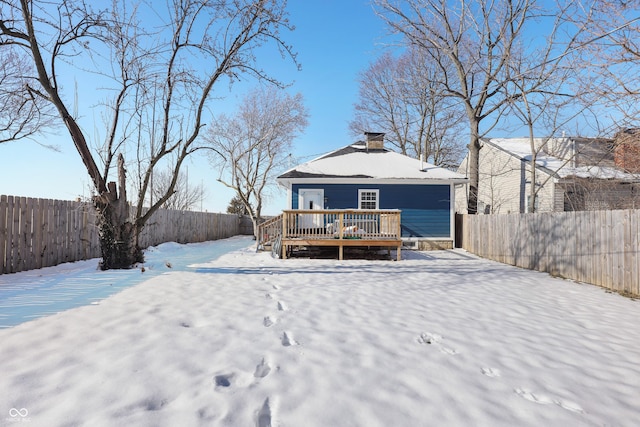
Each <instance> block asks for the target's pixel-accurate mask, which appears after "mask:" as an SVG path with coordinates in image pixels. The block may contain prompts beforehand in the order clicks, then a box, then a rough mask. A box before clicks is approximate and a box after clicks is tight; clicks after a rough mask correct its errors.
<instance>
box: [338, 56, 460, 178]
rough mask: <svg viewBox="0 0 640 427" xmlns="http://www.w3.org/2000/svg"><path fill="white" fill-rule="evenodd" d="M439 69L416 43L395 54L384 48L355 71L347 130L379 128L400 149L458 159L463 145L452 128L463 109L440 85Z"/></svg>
mask: <svg viewBox="0 0 640 427" xmlns="http://www.w3.org/2000/svg"><path fill="white" fill-rule="evenodd" d="M438 71H439V70H438V69H436V68H434V67H433V66H431V62H430V61H428V60H427V59H426V58H425V57H424V55H423V54H421V51H420V50H419V49H418V48H413V49H409V50H408V51H407V52H406V53H404V54H403V55H401V56H400V57H398V58H395V57H394V56H393V55H392V54H390V53H385V54H383V55H382V56H381V57H380V58H378V59H377V60H376V61H375V62H373V63H372V64H371V65H370V66H369V68H368V69H367V70H366V71H364V72H363V73H362V74H361V75H360V82H359V84H360V90H359V101H358V104H356V106H355V116H354V119H353V120H352V121H351V122H350V128H351V130H352V133H353V134H356V135H361V134H362V133H363V132H366V131H368V130H371V129H379V130H383V131H384V132H385V135H386V138H387V140H388V141H389V142H390V143H391V144H392V145H394V146H395V147H396V148H397V149H398V151H399V152H401V153H402V154H405V155H409V156H412V157H416V158H424V159H425V160H428V161H430V162H432V163H433V164H436V165H438V166H446V167H453V166H455V165H457V163H458V162H459V161H460V158H461V156H462V147H461V146H460V144H459V141H458V139H457V138H456V137H455V136H456V135H455V134H456V131H457V130H458V129H459V125H460V123H461V121H462V119H463V117H464V112H463V111H462V110H461V109H459V108H456V106H455V105H452V103H451V102H450V99H451V98H449V97H447V96H446V94H445V93H443V91H442V90H441V86H440V83H439V82H440V80H441V79H439V78H437V77H436V76H434V74H435V73H437V72H438Z"/></svg>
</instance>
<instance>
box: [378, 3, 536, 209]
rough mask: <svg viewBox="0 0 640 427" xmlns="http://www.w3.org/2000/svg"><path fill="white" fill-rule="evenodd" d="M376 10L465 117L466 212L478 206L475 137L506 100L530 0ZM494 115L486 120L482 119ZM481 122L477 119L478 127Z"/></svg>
mask: <svg viewBox="0 0 640 427" xmlns="http://www.w3.org/2000/svg"><path fill="white" fill-rule="evenodd" d="M374 3H375V4H376V6H377V9H378V12H377V13H378V15H379V16H380V17H381V18H382V19H383V20H384V21H385V22H386V23H387V25H388V26H389V27H390V28H391V29H392V30H393V31H394V32H396V33H398V34H401V35H402V36H403V37H404V39H405V43H406V44H408V45H415V46H419V47H420V48H422V49H423V50H424V52H425V53H426V54H427V55H428V58H429V60H430V61H433V63H434V65H435V66H437V67H438V68H439V69H440V73H439V75H441V76H442V80H441V81H440V82H439V83H440V84H441V85H442V87H443V88H444V90H445V91H446V93H447V94H448V95H449V96H452V97H454V98H456V99H458V101H459V102H461V103H462V104H463V106H464V109H465V113H466V116H467V120H468V122H469V134H470V142H469V195H468V198H469V202H468V206H469V208H468V209H469V213H472V214H475V213H476V212H477V207H478V185H479V164H478V161H479V154H480V138H481V136H482V135H483V134H485V133H486V132H488V131H489V130H490V129H491V128H492V127H493V126H494V125H495V123H496V121H497V120H498V118H499V113H500V111H501V109H502V108H503V107H504V105H505V103H506V102H507V98H505V96H504V90H503V88H504V85H505V84H506V82H507V81H508V75H507V73H506V72H505V71H506V66H507V64H508V63H509V60H510V58H511V54H512V50H513V47H514V45H515V44H516V43H517V41H518V40H520V39H521V37H522V32H523V31H522V30H523V28H524V26H525V23H527V22H528V21H529V20H530V19H531V18H532V0H516V1H510V0H497V1H492V2H486V1H482V0H471V1H460V2H452V1H448V0H407V1H404V2H397V1H393V0H375V1H374ZM490 116H493V117H494V118H495V120H496V121H494V122H493V123H492V124H489V125H487V124H486V123H485V119H487V118H488V117H490ZM481 125H483V126H482V127H481Z"/></svg>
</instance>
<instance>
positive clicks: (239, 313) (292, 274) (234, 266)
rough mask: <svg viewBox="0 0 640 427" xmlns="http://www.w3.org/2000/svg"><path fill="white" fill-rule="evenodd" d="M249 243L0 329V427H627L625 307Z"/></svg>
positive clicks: (637, 336)
mask: <svg viewBox="0 0 640 427" xmlns="http://www.w3.org/2000/svg"><path fill="white" fill-rule="evenodd" d="M230 242H236V243H237V240H233V239H231V240H230ZM226 244H229V243H227V242H226V241H219V242H210V243H204V244H201V245H202V246H200V247H201V248H203V250H204V249H205V248H208V247H210V246H209V245H226ZM251 244H252V242H251V241H250V240H246V245H245V246H244V247H243V248H241V249H235V250H232V251H231V252H229V253H228V254H226V255H223V256H222V257H220V258H218V259H216V260H214V261H209V262H199V263H194V264H191V265H187V264H188V263H187V264H185V266H184V268H182V267H179V266H178V267H176V266H174V268H171V269H166V270H164V271H163V272H162V273H161V274H157V275H155V276H152V277H150V278H149V279H148V280H146V281H144V282H142V283H140V284H137V285H135V286H133V287H130V288H128V289H125V290H123V291H121V292H119V293H117V294H115V295H112V296H110V297H108V298H106V299H104V300H101V301H99V302H98V301H96V303H95V304H92V305H86V306H83V307H79V308H74V309H71V310H67V311H64V312H62V313H59V314H55V315H51V316H48V317H44V318H40V319H37V320H34V321H31V322H27V323H23V324H21V325H18V326H15V327H12V328H8V329H2V330H0V367H1V368H0V370H1V371H0V372H1V375H0V425H11V426H15V425H23V423H26V422H28V424H27V425H31V426H62V425H65V426H74V425H86V426H116V425H117V426H120V425H131V426H177V425H180V426H199V425H202V426H259V427H264V426H269V425H272V426H367V427H369V426H433V425H438V426H540V425H545V426H563V427H565V426H602V425H607V426H634V425H638V420H639V419H640V404H639V403H638V402H639V401H638V393H639V391H640V363H638V361H640V332H638V331H639V328H638V321H639V319H640V302H637V301H632V300H630V299H626V298H623V297H621V296H619V295H616V294H610V293H606V292H605V291H604V290H602V289H600V288H597V287H594V286H590V285H582V284H576V283H573V282H569V281H564V280H560V279H554V278H551V277H549V276H548V275H546V274H542V273H537V272H531V271H526V270H521V269H517V268H513V267H509V266H505V265H501V264H498V263H495V262H490V261H486V260H482V259H479V258H476V257H474V256H472V255H469V254H466V253H465V252H461V251H460V252H458V251H442V252H421V253H420V252H409V251H407V252H403V257H404V258H405V259H404V260H403V261H400V262H393V261H364V260H345V261H336V260H305V259H290V260H278V259H273V258H271V256H270V254H268V253H255V251H254V248H253V246H250V245H251ZM178 249H179V248H178V245H161V246H160V247H159V248H158V249H157V250H156V251H157V253H156V254H155V255H154V256H155V257H160V258H162V259H167V260H171V259H172V251H176V250H178ZM159 254H161V255H159ZM160 258H158V259H160ZM61 268H63V267H61ZM62 271H64V270H62ZM21 274H28V273H21ZM91 274H95V272H93V273H91ZM91 274H89V273H88V274H87V277H88V278H90V277H91ZM137 274H138V275H139V274H140V273H139V272H138V273H137ZM14 277H16V280H19V278H20V276H19V275H15V276H14ZM87 280H89V279H87ZM0 292H2V288H1V287H0Z"/></svg>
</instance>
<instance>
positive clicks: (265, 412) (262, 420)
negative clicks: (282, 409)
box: [256, 397, 271, 427]
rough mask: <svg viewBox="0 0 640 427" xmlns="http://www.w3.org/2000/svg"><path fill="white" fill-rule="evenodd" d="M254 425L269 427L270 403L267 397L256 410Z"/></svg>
mask: <svg viewBox="0 0 640 427" xmlns="http://www.w3.org/2000/svg"><path fill="white" fill-rule="evenodd" d="M256 427H271V405H270V404H269V398H268V397H267V399H266V400H265V401H264V403H263V404H262V407H261V408H260V409H258V411H257V412H256Z"/></svg>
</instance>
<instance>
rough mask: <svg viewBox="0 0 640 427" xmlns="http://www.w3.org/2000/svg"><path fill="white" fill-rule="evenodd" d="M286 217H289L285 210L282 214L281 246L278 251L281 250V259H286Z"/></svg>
mask: <svg viewBox="0 0 640 427" xmlns="http://www.w3.org/2000/svg"><path fill="white" fill-rule="evenodd" d="M287 218H289V214H288V213H287V212H285V213H284V215H282V248H281V249H280V251H281V252H282V253H281V254H280V258H281V259H287V245H286V243H285V238H286V237H288V236H289V229H288V226H287V225H288V224H287Z"/></svg>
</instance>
